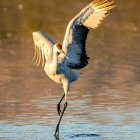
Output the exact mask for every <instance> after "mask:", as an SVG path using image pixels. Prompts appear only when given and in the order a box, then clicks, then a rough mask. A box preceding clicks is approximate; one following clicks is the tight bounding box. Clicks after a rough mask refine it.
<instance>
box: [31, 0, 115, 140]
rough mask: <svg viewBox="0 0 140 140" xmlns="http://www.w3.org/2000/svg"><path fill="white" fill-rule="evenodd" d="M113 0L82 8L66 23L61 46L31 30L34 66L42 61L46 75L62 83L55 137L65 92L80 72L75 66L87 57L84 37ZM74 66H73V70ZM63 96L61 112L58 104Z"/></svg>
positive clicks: (101, 1)
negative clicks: (62, 90)
mask: <svg viewBox="0 0 140 140" xmlns="http://www.w3.org/2000/svg"><path fill="white" fill-rule="evenodd" d="M113 3H114V1H108V0H94V1H93V2H91V3H90V4H89V5H87V6H86V7H85V8H84V9H83V10H81V11H80V12H79V13H78V14H77V15H76V16H75V17H74V18H73V19H72V20H71V21H70V22H69V23H68V26H67V29H66V33H65V36H64V41H63V44H62V46H61V44H59V43H55V42H54V41H53V40H52V39H51V38H50V37H49V36H48V35H47V34H45V33H43V32H40V31H37V32H33V40H34V44H35V54H34V57H33V61H34V62H35V64H36V65H37V66H39V65H40V64H41V63H42V67H43V68H44V70H45V72H46V74H47V75H48V76H49V77H50V78H51V79H52V80H53V81H55V82H57V83H61V84H62V85H63V88H64V95H63V96H62V99H61V100H60V102H59V103H58V105H57V110H58V114H59V115H60V120H59V122H58V124H57V127H56V131H55V136H56V138H57V137H58V131H59V124H60V121H61V118H62V116H63V113H64V111H65V109H66V107H67V93H68V91H69V88H70V84H71V83H72V82H73V81H75V80H77V79H78V77H79V72H78V71H77V69H80V68H83V67H85V66H86V65H87V64H88V59H89V57H88V56H87V54H86V48H85V45H86V38H87V35H88V32H89V30H90V29H96V28H97V27H98V26H99V25H100V24H101V23H102V21H103V20H104V18H105V17H106V16H107V15H108V14H109V11H110V10H111V9H112V8H114V7H115V5H114V4H113ZM73 69H76V70H75V71H73ZM64 97H65V104H64V108H63V111H61V108H60V103H61V101H62V100H63V98H64Z"/></svg>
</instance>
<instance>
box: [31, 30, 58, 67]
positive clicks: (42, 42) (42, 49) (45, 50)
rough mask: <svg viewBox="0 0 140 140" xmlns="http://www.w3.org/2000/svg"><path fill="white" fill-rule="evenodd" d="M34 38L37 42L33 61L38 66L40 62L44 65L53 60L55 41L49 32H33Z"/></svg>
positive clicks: (35, 42)
mask: <svg viewBox="0 0 140 140" xmlns="http://www.w3.org/2000/svg"><path fill="white" fill-rule="evenodd" d="M33 40H34V44H35V53H34V57H33V61H34V63H35V64H36V65H37V67H38V66H39V65H40V64H41V65H42V67H43V66H44V64H45V62H46V61H48V60H52V47H53V45H54V44H55V42H54V41H53V40H52V39H51V38H50V37H49V36H48V35H47V34H45V33H43V32H40V31H38V32H33Z"/></svg>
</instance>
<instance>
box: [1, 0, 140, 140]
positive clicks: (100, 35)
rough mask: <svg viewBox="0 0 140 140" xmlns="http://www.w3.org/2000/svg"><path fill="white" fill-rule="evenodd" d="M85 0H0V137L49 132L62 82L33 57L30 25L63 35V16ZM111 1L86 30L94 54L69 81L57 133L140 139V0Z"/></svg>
mask: <svg viewBox="0 0 140 140" xmlns="http://www.w3.org/2000/svg"><path fill="white" fill-rule="evenodd" d="M90 2H91V1H90V0H86V1H85V0H76V1H75V0H67V1H64V0H57V1H56V0H41V1H40V0H28V1H27V0H24V1H23V0H1V1H0V18H1V19H0V139H2V140H20V139H22V140H28V139H29V140H32V139H33V140H36V139H37V140H54V137H53V133H54V130H55V125H56V123H57V121H58V115H57V110H56V105H57V103H58V101H59V99H60V97H61V95H62V94H63V89H62V87H61V85H57V84H56V83H54V82H53V81H51V80H50V79H49V78H48V77H47V76H46V75H45V72H44V71H43V70H42V69H41V68H36V67H35V66H34V65H33V63H32V57H33V54H34V44H33V39H32V32H33V31H38V30H39V31H44V32H46V33H47V34H49V35H50V36H51V37H52V38H53V39H54V40H55V41H56V42H59V43H62V41H63V37H64V33H65V30H66V26H67V24H68V22H69V21H70V20H71V19H72V18H73V17H74V16H75V15H76V14H77V13H78V12H79V11H80V10H81V9H82V8H84V7H85V6H86V5H87V4H89V3H90ZM115 3H116V4H117V7H115V8H114V9H113V10H111V13H110V15H109V16H108V17H107V18H106V19H105V21H104V22H103V24H102V25H101V26H100V27H99V28H98V29H96V30H91V31H90V33H89V36H88V39H87V54H88V56H89V57H90V58H91V59H90V62H89V65H88V66H87V67H86V68H84V69H82V70H81V73H82V74H81V77H80V79H79V80H78V81H76V82H75V83H73V85H72V86H71V90H70V93H69V95H68V102H69V106H68V109H67V111H66V113H65V116H64V118H63V122H62V125H61V128H60V130H61V131H60V132H61V140H69V139H70V140H71V139H75V140H83V137H84V139H86V140H91V139H93V138H94V139H97V140H118V139H123V140H133V139H134V140H139V139H140V134H139V132H140V126H139V124H140V117H139V116H140V41H139V37H140V11H139V5H140V1H139V0H133V1H132V0H123V1H119V0H115Z"/></svg>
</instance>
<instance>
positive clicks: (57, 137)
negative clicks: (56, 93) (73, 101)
mask: <svg viewBox="0 0 140 140" xmlns="http://www.w3.org/2000/svg"><path fill="white" fill-rule="evenodd" d="M63 98H64V97H63ZM67 105H68V103H67V102H65V104H64V108H63V111H62V114H61V115H60V118H59V121H58V124H57V126H56V130H55V134H54V136H55V138H56V139H59V125H60V122H61V119H62V117H63V115H64V112H65V110H66V108H67Z"/></svg>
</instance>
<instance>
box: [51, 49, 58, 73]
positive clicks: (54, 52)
mask: <svg viewBox="0 0 140 140" xmlns="http://www.w3.org/2000/svg"><path fill="white" fill-rule="evenodd" d="M57 63H58V59H57V52H56V50H55V49H53V60H52V64H51V72H52V73H53V74H56V70H57Z"/></svg>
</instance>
